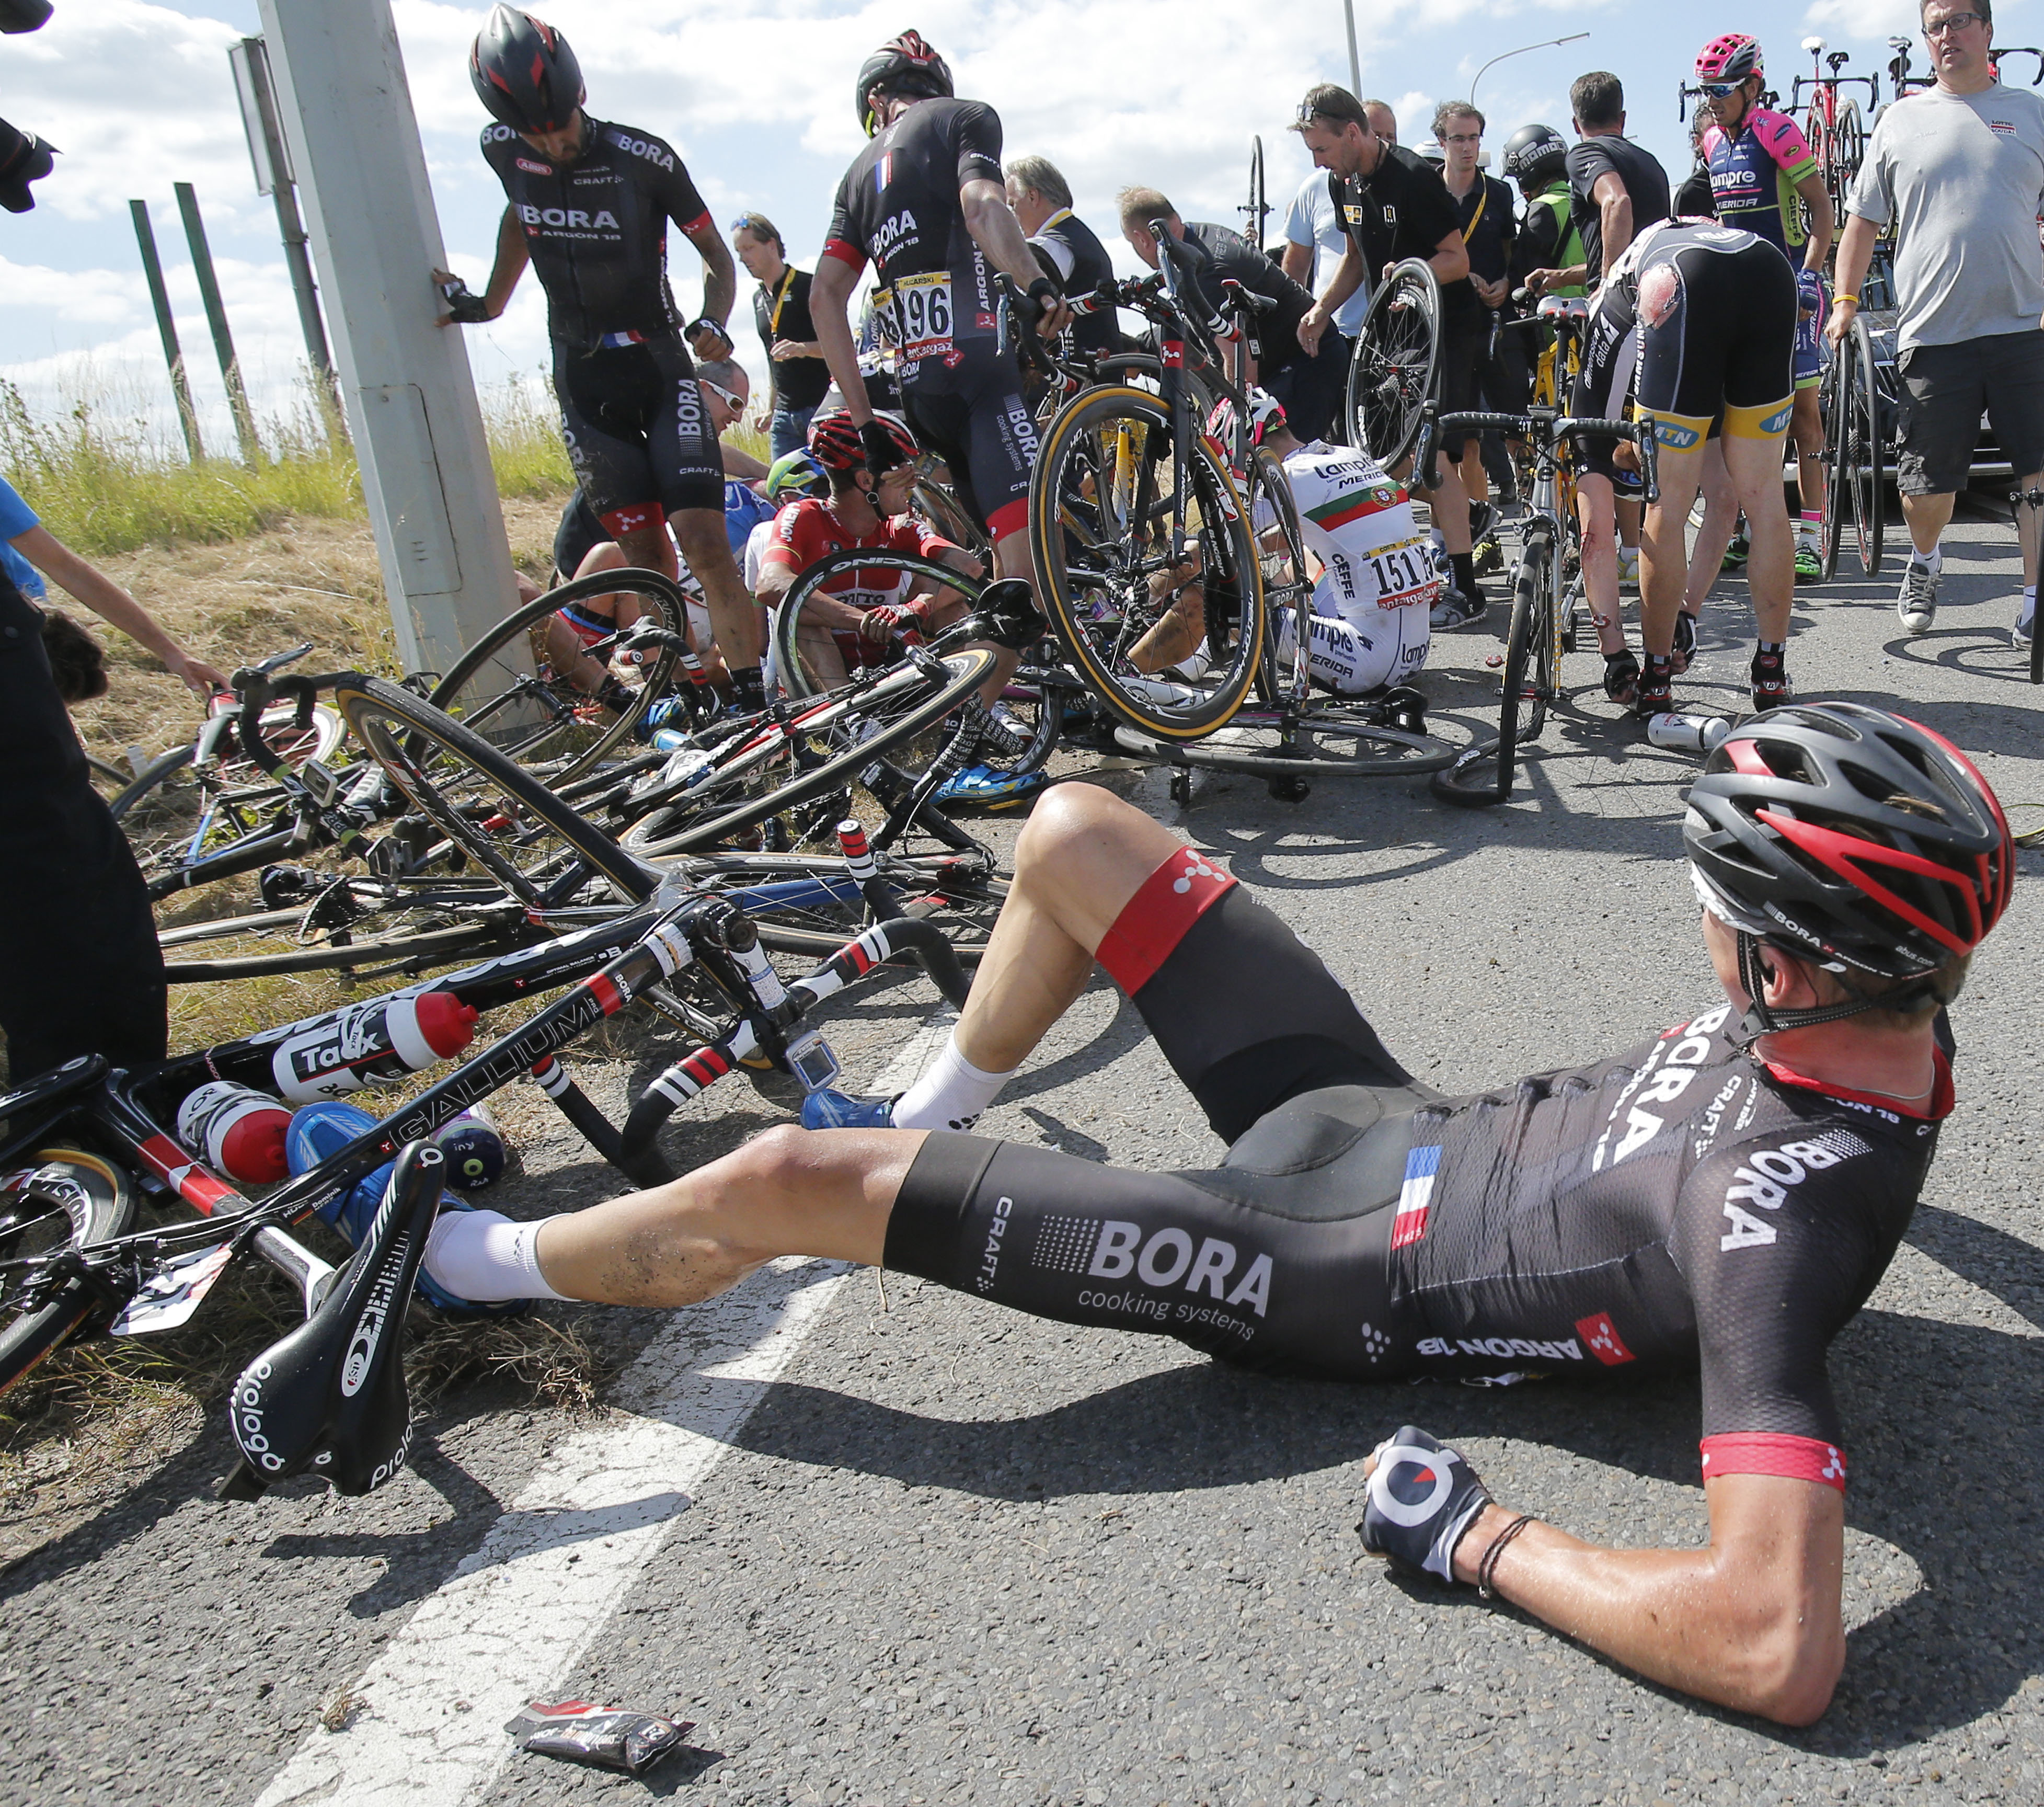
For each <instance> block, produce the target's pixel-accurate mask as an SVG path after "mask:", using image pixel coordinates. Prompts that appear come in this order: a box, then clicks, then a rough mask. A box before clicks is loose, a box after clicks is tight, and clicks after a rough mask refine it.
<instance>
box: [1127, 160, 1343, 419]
mask: <svg viewBox="0 0 2044 1807" xmlns="http://www.w3.org/2000/svg"><path fill="white" fill-rule="evenodd" d="M1115 204H1116V206H1117V207H1118V208H1119V209H1120V213H1121V236H1123V237H1124V239H1126V240H1128V247H1129V249H1130V250H1131V251H1133V252H1135V255H1136V256H1138V257H1139V258H1141V259H1142V260H1143V262H1144V263H1147V265H1149V267H1151V269H1152V270H1154V269H1155V268H1156V267H1157V265H1158V260H1159V259H1160V258H1161V257H1162V256H1165V255H1166V253H1165V251H1164V249H1163V248H1162V246H1161V245H1160V244H1158V240H1157V236H1156V235H1155V233H1152V232H1151V225H1153V224H1154V223H1155V222H1156V221H1158V220H1162V221H1164V222H1165V224H1166V228H1167V230H1168V233H1169V236H1170V240H1171V243H1172V245H1173V247H1174V249H1173V251H1172V252H1171V253H1170V255H1171V256H1173V257H1174V259H1175V260H1176V262H1175V263H1174V266H1173V267H1174V269H1175V270H1176V271H1177V272H1178V275H1179V278H1180V279H1181V281H1184V282H1186V283H1189V285H1190V286H1191V288H1192V290H1193V294H1192V295H1191V296H1190V297H1189V302H1190V309H1189V311H1190V312H1191V313H1192V316H1193V319H1194V321H1197V323H1198V324H1200V325H1207V324H1208V322H1209V321H1212V322H1215V323H1216V330H1217V331H1218V323H1219V322H1220V320H1221V312H1220V304H1221V301H1222V298H1223V295H1224V290H1222V287H1221V284H1222V283H1230V282H1232V283H1240V284H1241V285H1242V286H1243V288H1245V289H1247V290H1248V291H1249V292H1250V293H1251V294H1256V295H1261V296H1262V297H1263V298H1264V299H1265V300H1266V301H1269V302H1275V303H1276V304H1277V305H1276V306H1275V307H1274V309H1272V310H1271V311H1270V313H1266V314H1265V315H1264V316H1263V317H1262V318H1261V319H1260V320H1258V321H1254V323H1253V324H1252V325H1251V327H1250V329H1249V330H1250V332H1251V333H1252V334H1253V339H1252V340H1251V345H1253V348H1254V349H1253V352H1250V355H1247V356H1246V357H1245V359H1244V367H1245V369H1246V371H1247V377H1246V380H1247V382H1249V383H1261V384H1262V386H1264V387H1265V388H1266V389H1267V390H1270V393H1271V394H1273V395H1274V396H1275V397H1276V398H1277V401H1278V402H1279V403H1280V404H1281V406H1283V408H1284V409H1285V413H1287V414H1288V415H1289V416H1290V417H1292V418H1293V419H1295V420H1297V421H1298V422H1299V431H1300V432H1301V433H1303V434H1304V435H1305V436H1307V437H1308V438H1309V439H1318V438H1320V436H1322V435H1323V434H1324V433H1326V432H1327V428H1328V426H1329V425H1331V422H1332V421H1333V420H1334V417H1335V415H1336V414H1338V413H1339V412H1340V411H1341V405H1342V397H1343V394H1344V392H1345V391H1346V389H1347V383H1348V363H1347V351H1346V348H1344V346H1343V342H1342V340H1341V337H1340V336H1339V334H1334V335H1331V336H1328V337H1327V340H1326V342H1325V343H1324V344H1320V345H1317V346H1314V347H1308V346H1307V345H1306V344H1305V343H1304V340H1301V337H1300V336H1299V324H1300V322H1301V321H1303V320H1304V318H1305V317H1306V316H1307V315H1308V313H1311V312H1312V306H1313V298H1312V296H1311V295H1310V294H1308V293H1307V292H1306V291H1305V290H1304V289H1302V288H1301V287H1300V286H1299V285H1298V284H1297V283H1295V282H1293V280H1292V279H1291V278H1290V277H1289V276H1288V275H1285V272H1284V271H1282V270H1281V269H1279V268H1278V267H1277V265H1276V264H1274V263H1272V262H1271V261H1270V259H1269V258H1267V257H1266V256H1264V255H1263V253H1262V252H1260V251H1258V249H1257V248H1255V246H1254V245H1253V244H1251V243H1250V242H1249V240H1247V239H1246V238H1244V237H1243V236H1242V234H1241V233H1239V232H1236V231H1235V230H1233V229H1231V228H1230V227H1228V226H1221V225H1214V224H1213V223H1212V221H1205V220H1194V221H1191V222H1189V223H1188V222H1187V221H1185V220H1183V219H1181V217H1179V214H1178V209H1177V208H1175V207H1174V206H1172V205H1171V203H1170V202H1169V201H1168V200H1166V198H1164V196H1163V195H1162V194H1161V193H1160V192H1159V191H1158V190H1156V189H1154V188H1141V187H1131V188H1124V189H1123V190H1122V191H1121V192H1120V194H1117V195H1116V197H1115ZM1236 329H1238V328H1236V327H1235V326H1232V325H1231V328H1230V330H1236ZM1245 351H1246V352H1249V348H1248V347H1245Z"/></svg>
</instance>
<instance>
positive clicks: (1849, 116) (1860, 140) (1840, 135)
mask: <svg viewBox="0 0 2044 1807" xmlns="http://www.w3.org/2000/svg"><path fill="white" fill-rule="evenodd" d="M1812 142H1813V143H1814V142H1815V140H1812ZM1865 157H1866V129H1865V126H1864V125H1861V123H1860V114H1859V102H1858V101H1856V100H1849V101H1847V102H1846V104H1845V105H1844V106H1842V108H1840V109H1839V111H1838V120H1837V122H1836V123H1835V125H1833V126H1832V127H1831V170H1832V171H1833V172H1835V175H1836V179H1837V183H1838V187H1837V190H1836V191H1835V193H1834V194H1833V195H1832V196H1831V200H1832V203H1833V205H1834V206H1836V207H1837V208H1838V211H1839V213H1841V214H1842V213H1843V212H1844V206H1843V202H1844V201H1845V198H1846V196H1847V195H1848V194H1850V193H1851V191H1852V185H1853V182H1854V179H1855V178H1856V177H1857V176H1858V175H1859V170H1860V165H1861V163H1862V162H1864V161H1865Z"/></svg>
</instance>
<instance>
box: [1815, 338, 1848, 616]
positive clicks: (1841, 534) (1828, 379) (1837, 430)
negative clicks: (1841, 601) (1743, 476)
mask: <svg viewBox="0 0 2044 1807" xmlns="http://www.w3.org/2000/svg"><path fill="white" fill-rule="evenodd" d="M1845 367H1846V359H1845V355H1844V353H1843V352H1842V351H1835V352H1833V353H1832V354H1831V361H1830V362H1829V363H1827V364H1826V365H1825V366H1824V380H1823V386H1822V387H1821V388H1820V390H1819V393H1818V407H1819V411H1820V412H1821V413H1822V414H1823V420H1824V531H1823V536H1822V538H1821V539H1820V540H1819V541H1818V547H1817V550H1818V556H1819V564H1820V565H1821V567H1822V569H1823V581H1824V582H1827V583H1829V582H1831V579H1833V578H1835V577H1836V576H1837V575H1838V552H1839V550H1840V548H1842V546H1843V545H1844V544H1845V536H1846V509H1848V508H1850V506H1851V504H1850V502H1849V501H1848V500H1847V499H1846V481H1845V468H1846V467H1845V413H1846V410H1845Z"/></svg>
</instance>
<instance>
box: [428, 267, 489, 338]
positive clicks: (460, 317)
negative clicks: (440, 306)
mask: <svg viewBox="0 0 2044 1807" xmlns="http://www.w3.org/2000/svg"><path fill="white" fill-rule="evenodd" d="M440 295H441V298H443V299H444V301H445V302H447V304H448V317H450V318H451V319H452V320H453V321H455V324H456V325H461V326H480V325H482V323H483V322H484V321H486V320H488V319H489V317H490V304H489V303H488V302H486V301H485V300H484V299H483V298H482V296H480V295H478V294H471V292H470V290H469V286H468V284H467V283H464V282H463V280H462V279H460V277H459V276H450V277H448V279H447V280H446V281H445V282H444V283H441V284H440Z"/></svg>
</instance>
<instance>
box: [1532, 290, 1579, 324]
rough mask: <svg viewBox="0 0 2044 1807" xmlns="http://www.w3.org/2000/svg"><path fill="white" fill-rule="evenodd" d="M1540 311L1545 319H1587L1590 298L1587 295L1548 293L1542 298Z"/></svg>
mask: <svg viewBox="0 0 2044 1807" xmlns="http://www.w3.org/2000/svg"><path fill="white" fill-rule="evenodd" d="M1589 314H1590V304H1589V298H1588V297H1587V296H1585V295H1546V296H1543V297H1542V298H1541V302H1540V306H1539V315H1540V317H1541V318H1542V319H1543V320H1554V319H1558V318H1565V319H1569V320H1587V319H1589Z"/></svg>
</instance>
